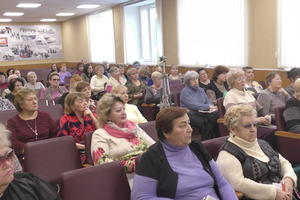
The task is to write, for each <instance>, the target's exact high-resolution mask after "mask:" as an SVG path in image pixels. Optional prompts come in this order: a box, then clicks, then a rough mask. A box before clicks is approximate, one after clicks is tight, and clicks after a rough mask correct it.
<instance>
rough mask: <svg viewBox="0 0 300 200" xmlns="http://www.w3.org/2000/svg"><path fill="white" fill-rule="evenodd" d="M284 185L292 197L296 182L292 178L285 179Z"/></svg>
mask: <svg viewBox="0 0 300 200" xmlns="http://www.w3.org/2000/svg"><path fill="white" fill-rule="evenodd" d="M283 183H284V185H285V191H286V192H288V193H290V194H291V195H292V194H293V190H294V182H293V180H292V179H291V178H290V177H285V178H284V179H283Z"/></svg>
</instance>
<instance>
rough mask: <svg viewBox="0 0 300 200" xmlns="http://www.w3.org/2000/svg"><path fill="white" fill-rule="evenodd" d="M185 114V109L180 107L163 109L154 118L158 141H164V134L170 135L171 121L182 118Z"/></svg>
mask: <svg viewBox="0 0 300 200" xmlns="http://www.w3.org/2000/svg"><path fill="white" fill-rule="evenodd" d="M186 113H187V109H185V108H182V107H169V108H165V109H163V110H161V111H159V113H158V114H157V116H156V124H155V126H156V131H157V136H158V138H159V139H160V140H164V139H166V137H165V136H164V133H171V132H172V130H173V121H174V120H175V119H177V118H179V117H183V116H184V115H185V114H186Z"/></svg>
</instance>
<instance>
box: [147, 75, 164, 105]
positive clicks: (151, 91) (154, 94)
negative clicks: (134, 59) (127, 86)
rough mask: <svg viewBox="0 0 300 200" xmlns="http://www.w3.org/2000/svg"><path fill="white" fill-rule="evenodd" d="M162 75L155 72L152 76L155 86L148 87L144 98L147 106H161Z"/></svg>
mask: <svg viewBox="0 0 300 200" xmlns="http://www.w3.org/2000/svg"><path fill="white" fill-rule="evenodd" d="M161 77H162V74H161V73H160V72H153V73H152V74H151V79H152V80H153V85H152V86H148V87H146V94H145V97H144V102H145V103H147V104H151V103H153V104H159V103H160V97H161V95H162V94H161V91H162V90H161V87H162V80H161Z"/></svg>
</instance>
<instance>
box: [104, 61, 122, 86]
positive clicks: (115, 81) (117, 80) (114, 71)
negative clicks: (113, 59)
mask: <svg viewBox="0 0 300 200" xmlns="http://www.w3.org/2000/svg"><path fill="white" fill-rule="evenodd" d="M109 73H110V77H109V79H108V80H107V82H106V86H105V91H107V92H111V90H112V89H113V88H114V87H116V86H117V85H122V82H121V76H120V70H119V68H118V67H111V68H110V69H109Z"/></svg>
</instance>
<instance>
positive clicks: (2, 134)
mask: <svg viewBox="0 0 300 200" xmlns="http://www.w3.org/2000/svg"><path fill="white" fill-rule="evenodd" d="M9 138H10V131H9V130H8V129H7V128H6V127H5V126H4V125H3V124H1V123H0V148H3V147H9V146H10V140H9Z"/></svg>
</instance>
